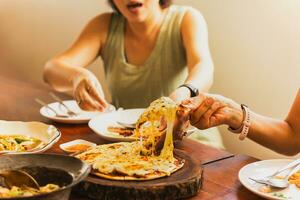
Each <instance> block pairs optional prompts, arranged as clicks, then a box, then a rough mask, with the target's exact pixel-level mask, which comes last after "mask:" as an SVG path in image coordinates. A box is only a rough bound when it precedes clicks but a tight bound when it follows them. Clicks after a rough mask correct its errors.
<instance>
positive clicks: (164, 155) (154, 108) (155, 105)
mask: <svg viewBox="0 0 300 200" xmlns="http://www.w3.org/2000/svg"><path fill="white" fill-rule="evenodd" d="M176 110H177V105H176V104H175V102H174V101H173V100H171V99H170V98H168V97H161V98H159V99H157V100H155V101H154V102H152V103H151V104H150V106H149V107H148V108H147V109H146V110H145V111H144V112H143V113H142V115H141V116H140V118H139V119H138V121H137V124H136V129H135V133H134V134H135V135H137V136H138V137H139V140H137V141H134V142H119V143H112V144H105V145H98V146H96V147H93V148H91V149H89V150H87V151H85V152H83V153H81V154H78V155H77V156H76V157H77V158H79V159H81V160H84V161H86V162H88V163H89V164H91V165H92V166H93V170H92V173H93V174H94V175H97V176H99V177H103V178H107V179H112V180H151V179H156V178H160V177H164V176H170V175H171V174H172V173H174V172H175V171H177V170H179V169H180V168H182V167H183V165H184V160H183V159H179V158H176V157H174V155H173V150H174V147H173V123H174V120H175V115H176ZM162 134H166V135H165V140H164V145H163V148H162V149H161V151H160V153H159V154H157V152H156V151H155V146H156V143H157V142H158V140H159V139H160V137H161V136H162Z"/></svg>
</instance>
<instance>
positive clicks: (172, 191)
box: [74, 150, 202, 200]
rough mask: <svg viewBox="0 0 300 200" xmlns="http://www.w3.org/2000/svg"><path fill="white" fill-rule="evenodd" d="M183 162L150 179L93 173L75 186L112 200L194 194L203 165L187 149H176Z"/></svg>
mask: <svg viewBox="0 0 300 200" xmlns="http://www.w3.org/2000/svg"><path fill="white" fill-rule="evenodd" d="M175 155H176V157H179V158H183V159H184V160H185V164H184V166H183V167H182V168H181V169H179V170H178V171H176V172H174V173H173V174H171V176H168V177H163V178H159V179H154V180H149V181H115V180H109V179H104V178H100V177H96V176H93V175H90V176H89V177H87V178H86V179H85V180H84V181H83V182H81V183H79V185H77V186H76V187H75V188H74V192H76V193H78V194H80V195H83V196H86V197H89V198H91V199H99V200H100V199H109V200H119V199H120V200H121V199H122V200H125V199H135V200H148V199H149V200H154V199H164V200H168V199H170V200H175V199H182V198H187V197H191V196H194V195H196V194H197V193H198V191H199V189H200V188H201V186H202V167H201V164H200V162H199V161H198V160H196V159H195V158H192V157H190V156H189V155H188V153H186V152H184V151H181V150H175Z"/></svg>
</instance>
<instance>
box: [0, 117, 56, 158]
mask: <svg viewBox="0 0 300 200" xmlns="http://www.w3.org/2000/svg"><path fill="white" fill-rule="evenodd" d="M0 135H24V136H29V137H34V138H37V139H39V140H41V141H43V143H44V145H42V146H40V147H39V148H36V149H34V150H31V151H27V152H12V151H9V152H8V151H0V154H3V153H6V154H24V153H41V152H44V151H46V150H48V149H49V148H51V147H52V146H53V145H54V144H55V143H56V142H57V141H58V140H59V138H60V136H61V133H60V131H59V130H58V129H57V128H55V127H54V126H52V125H48V124H44V123H41V122H20V121H4V120H0Z"/></svg>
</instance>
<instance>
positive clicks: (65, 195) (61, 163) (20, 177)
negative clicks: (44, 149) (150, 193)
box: [0, 154, 90, 200]
mask: <svg viewBox="0 0 300 200" xmlns="http://www.w3.org/2000/svg"><path fill="white" fill-rule="evenodd" d="M12 172H14V176H13V177H11V176H9V175H8V174H7V173H12ZM16 172H18V173H16ZM89 172H90V166H89V165H87V164H86V163H84V162H82V161H80V160H79V159H76V158H74V157H70V156H64V155H57V154H17V155H16V154H14V155H12V154H9V155H3V156H1V157H0V174H6V175H4V176H2V177H0V200H8V199H13V200H19V199H20V200H27V199H28V200H33V199H34V200H38V199H43V200H53V199H59V200H68V199H69V195H70V192H71V188H72V187H73V186H74V185H76V184H78V183H79V182H81V181H82V180H83V179H84V178H86V176H87V175H88V174H89ZM24 174H26V177H30V180H32V181H34V184H30V183H31V182H30V181H27V180H26V179H24ZM13 178H16V180H14V181H13Z"/></svg>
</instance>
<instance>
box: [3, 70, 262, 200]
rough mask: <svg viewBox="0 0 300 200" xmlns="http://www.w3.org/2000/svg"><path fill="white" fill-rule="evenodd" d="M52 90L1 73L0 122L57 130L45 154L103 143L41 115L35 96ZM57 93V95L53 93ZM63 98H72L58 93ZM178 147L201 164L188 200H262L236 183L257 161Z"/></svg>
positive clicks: (83, 129)
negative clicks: (78, 143) (197, 185)
mask: <svg viewBox="0 0 300 200" xmlns="http://www.w3.org/2000/svg"><path fill="white" fill-rule="evenodd" d="M49 91H52V90H51V89H50V88H49V87H48V86H47V85H44V84H36V83H29V82H27V81H22V80H19V79H18V78H16V77H7V76H4V75H1V74H0V119H1V120H10V121H26V122H27V121H40V122H44V123H47V124H52V125H54V126H55V127H57V128H58V129H59V130H60V131H61V133H62V136H61V138H60V140H59V141H58V142H57V143H56V144H55V145H54V146H53V147H52V148H51V149H50V150H48V151H47V152H46V153H57V154H64V152H63V151H62V150H61V149H60V148H59V145H60V144H62V143H65V142H68V141H72V140H75V139H84V140H88V141H92V142H95V143H97V144H105V143H108V141H105V140H104V139H102V138H101V137H99V136H98V135H97V134H95V133H94V132H93V131H92V130H91V129H90V128H89V127H88V125H87V124H81V125H71V124H60V123H55V122H52V121H50V120H48V119H46V118H44V117H43V116H41V115H40V113H39V109H40V108H41V106H40V105H39V104H37V103H36V102H35V101H34V99H35V98H36V97H38V98H40V99H42V100H44V101H45V102H47V103H50V102H53V99H52V98H51V97H50V96H49ZM56 94H58V93H56ZM58 95H60V96H61V97H62V98H63V99H71V97H69V96H66V95H63V94H58ZM177 148H179V149H182V150H184V151H186V152H188V153H189V154H190V155H191V156H193V157H194V158H197V159H199V160H200V161H201V163H202V166H203V169H204V172H203V184H202V187H201V189H200V190H199V192H198V194H197V195H196V196H194V197H192V198H189V199H190V200H198V199H199V200H208V199H213V200H236V199H239V200H255V199H262V198H260V197H259V196H257V195H255V194H253V193H252V192H250V191H248V190H247V189H246V188H245V187H243V186H242V185H241V183H240V182H239V180H238V172H239V170H240V169H241V168H242V167H243V166H245V165H247V164H249V163H252V162H255V161H257V159H255V158H253V157H250V156H246V155H233V154H231V153H229V152H227V151H224V150H219V149H215V148H212V147H209V146H207V145H204V144H201V143H199V142H196V141H193V140H191V139H187V138H185V139H183V141H182V142H181V143H180V144H179V145H178V146H177ZM87 199H88V198H86V197H83V196H79V195H77V194H75V193H72V194H71V197H70V200H87Z"/></svg>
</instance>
